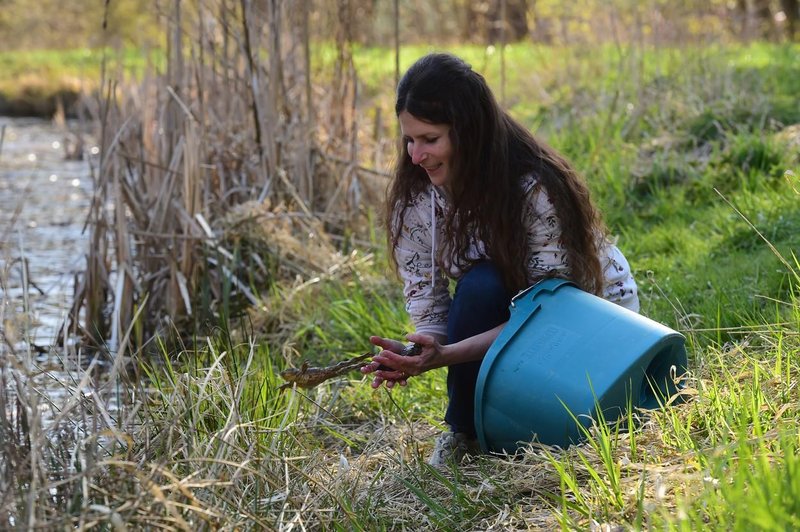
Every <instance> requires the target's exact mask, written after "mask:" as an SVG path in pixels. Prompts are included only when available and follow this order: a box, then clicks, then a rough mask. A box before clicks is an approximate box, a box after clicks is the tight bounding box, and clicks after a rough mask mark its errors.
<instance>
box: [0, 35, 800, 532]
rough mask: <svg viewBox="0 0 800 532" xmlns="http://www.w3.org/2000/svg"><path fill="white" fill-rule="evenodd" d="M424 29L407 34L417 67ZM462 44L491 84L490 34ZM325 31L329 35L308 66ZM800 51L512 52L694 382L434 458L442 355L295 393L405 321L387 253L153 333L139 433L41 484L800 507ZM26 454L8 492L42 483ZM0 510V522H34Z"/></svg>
mask: <svg viewBox="0 0 800 532" xmlns="http://www.w3.org/2000/svg"><path fill="white" fill-rule="evenodd" d="M426 50H427V49H425V48H423V47H415V48H411V47H409V48H404V49H403V52H402V68H405V66H407V65H408V63H409V62H410V61H411V60H413V58H415V57H417V56H418V55H419V54H421V53H424V51H426ZM453 51H455V52H457V53H460V54H462V55H464V56H465V57H467V58H468V59H469V60H470V61H471V62H472V63H473V64H474V65H475V66H476V68H479V69H485V71H486V73H487V78H488V79H489V81H490V83H491V84H492V85H493V86H494V87H495V88H497V87H498V83H499V63H498V60H499V59H498V52H497V51H495V52H494V53H492V54H489V53H488V52H487V51H486V49H484V48H478V47H459V48H454V49H453ZM332 53H333V52H332V50H330V49H320V50H318V51H317V52H316V53H315V60H316V61H318V62H319V63H318V64H317V66H316V68H319V69H322V68H323V67H324V66H325V65H326V64H329V63H326V61H329V60H330V57H332V55H330V54H332ZM326 54H328V55H326ZM798 55H800V48H798V47H797V46H794V47H783V46H771V45H763V44H754V45H749V46H735V47H730V48H706V49H702V50H693V49H691V48H689V47H686V48H682V49H662V50H651V49H648V50H644V51H643V50H637V49H623V50H622V52H621V53H620V52H619V51H617V50H616V49H614V48H613V47H605V48H599V49H592V50H585V49H580V48H573V49H570V48H564V49H558V50H553V49H548V48H542V47H526V46H522V45H515V46H512V47H510V48H509V49H508V50H507V55H506V58H507V60H508V61H509V69H508V72H507V87H506V95H507V101H508V103H509V106H510V108H511V109H512V112H513V113H514V114H515V116H517V117H518V118H520V119H521V120H523V121H524V122H525V123H526V124H528V125H530V126H531V127H533V128H535V129H536V130H537V132H538V133H539V134H540V135H541V136H542V137H543V138H545V139H547V140H548V142H550V143H551V144H553V145H555V146H556V147H557V148H558V149H560V150H562V151H564V152H565V153H567V154H568V155H569V157H570V158H571V159H572V160H573V161H574V163H575V165H576V166H577V167H578V168H579V169H580V171H581V172H582V173H583V174H584V175H585V176H586V177H587V179H588V181H589V183H590V186H591V187H592V189H593V192H594V193H595V197H596V198H597V200H598V203H599V204H600V206H601V208H602V209H603V211H604V214H605V217H606V220H607V223H608V225H609V227H610V229H611V231H612V233H613V234H615V235H618V236H619V245H620V247H621V248H622V250H623V251H624V252H625V254H626V255H627V257H628V258H629V259H630V262H631V264H632V266H633V268H634V271H635V273H636V276H637V280H638V283H639V287H640V293H641V299H642V304H643V305H642V306H643V312H644V313H645V314H646V315H648V316H650V317H652V318H653V319H655V320H657V321H660V322H663V323H665V324H667V325H669V326H671V327H673V328H676V329H678V330H680V331H682V332H684V334H685V335H686V336H687V341H688V347H689V353H690V366H691V368H690V369H691V373H690V375H689V381H688V385H687V387H686V389H685V390H684V391H683V395H684V399H685V400H684V401H683V402H679V403H676V404H674V405H671V406H669V407H667V408H665V409H663V410H658V411H652V412H638V411H637V412H631V413H629V416H628V417H627V419H624V420H623V423H621V424H618V423H616V422H615V420H600V422H599V423H596V424H595V425H593V426H591V427H590V428H588V429H586V430H587V442H586V443H585V444H583V445H579V446H573V447H571V448H569V449H567V450H556V449H543V448H540V447H537V446H535V445H531V446H529V447H525V448H523V449H522V450H521V451H520V453H519V454H518V455H517V456H516V457H513V458H502V457H478V458H476V459H473V460H471V461H469V462H467V463H466V464H464V465H462V467H461V468H457V469H456V468H453V469H450V470H443V471H438V470H433V469H431V468H430V467H428V466H427V465H425V463H424V459H425V457H426V455H427V453H428V452H429V451H430V448H431V443H432V437H433V435H434V434H435V433H436V432H437V430H439V429H440V428H441V417H442V414H443V411H444V406H445V402H446V393H445V382H444V372H443V371H435V372H430V373H427V374H425V375H423V376H421V377H419V378H413V379H411V380H410V382H409V385H408V387H407V388H403V389H395V390H393V391H391V392H388V391H386V390H383V389H381V390H377V391H375V390H373V389H372V388H371V387H370V386H369V381H368V379H365V378H362V377H361V376H360V374H358V373H353V374H351V375H350V376H348V377H343V378H339V379H336V380H334V381H333V382H331V383H328V384H326V385H323V386H320V387H318V388H316V389H313V390H306V391H303V390H290V391H286V392H283V393H279V392H278V391H277V387H278V386H279V384H280V378H279V376H278V375H277V373H278V371H280V370H281V369H282V368H284V367H285V366H287V365H289V364H292V365H297V364H299V363H301V362H302V361H303V360H309V361H311V362H312V363H319V364H322V363H328V362H331V361H334V360H339V359H342V358H346V357H349V356H352V355H355V354H359V353H362V352H364V351H366V350H368V349H369V345H368V336H369V335H370V334H382V335H385V336H391V337H397V338H401V337H402V336H403V334H404V333H405V332H408V331H409V330H410V327H411V325H410V323H409V322H408V318H407V316H406V315H405V311H404V310H403V302H402V299H401V292H400V287H399V283H398V281H396V280H395V279H394V278H393V277H391V275H387V274H386V264H385V263H386V260H385V257H383V256H382V255H381V254H380V253H379V254H378V255H377V257H376V259H375V261H374V263H364V265H362V266H361V267H359V268H358V269H356V270H354V271H352V272H349V273H347V274H344V273H343V274H341V275H340V276H338V277H329V278H326V279H323V280H320V281H319V282H316V283H311V284H308V285H301V286H300V287H298V286H297V285H296V284H291V285H290V284H286V285H275V286H270V287H254V291H256V292H258V293H260V294H261V297H262V298H263V299H264V306H263V309H268V310H258V309H255V310H253V311H252V312H251V314H250V316H251V321H252V323H253V324H252V325H248V326H247V327H235V328H233V329H231V330H227V329H226V328H225V327H221V328H220V329H217V330H216V331H215V332H213V333H211V334H210V335H209V337H208V338H206V337H205V336H204V335H201V334H199V333H198V335H197V339H196V340H195V344H194V345H193V346H185V347H184V346H180V344H176V347H172V344H166V343H165V344H164V346H163V347H162V348H161V349H160V351H159V356H158V357H157V358H145V357H142V359H140V360H141V361H142V363H143V364H144V366H143V367H142V371H145V376H146V377H147V378H146V379H142V381H141V382H143V383H147V384H146V386H147V388H146V389H145V388H143V389H141V390H139V391H138V392H137V393H138V394H139V395H136V394H134V395H136V398H139V397H142V398H146V400H145V399H142V402H141V403H138V404H139V410H138V411H137V412H135V413H133V414H131V418H130V419H132V420H133V421H132V422H131V423H130V424H129V425H126V426H125V427H126V430H130V434H131V436H130V437H129V439H128V440H126V441H128V443H127V444H126V445H125V446H120V447H115V448H114V452H113V453H111V456H112V458H113V459H112V458H107V457H106V458H105V459H104V460H98V461H97V463H96V464H94V465H93V463H89V465H88V466H87V467H88V469H87V470H86V472H85V473H83V475H84V476H86V477H88V478H90V479H91V482H89V483H88V484H87V485H86V486H85V487H82V486H83V485H82V484H81V482H82V478H83V477H80V476H78V475H73V476H69V475H66V480H64V484H63V485H62V486H63V487H62V488H60V489H62V491H63V493H64V497H63V498H62V499H58V498H57V497H56V498H55V499H54V500H53V501H51V500H50V499H47V497H45V496H44V495H40V499H39V500H40V501H41V505H40V508H51V507H52V508H59V509H62V508H67V510H65V511H67V512H68V513H69V515H72V516H77V515H84V514H85V515H91V517H92V519H95V520H97V521H98V522H100V523H103V524H104V525H106V526H110V524H111V523H112V522H113V516H114V515H117V516H119V517H121V518H122V519H123V520H125V521H129V522H131V523H134V524H150V525H153V524H155V523H158V524H161V525H165V526H167V524H168V526H176V527H181V526H183V525H182V522H186V523H187V526H188V527H200V528H222V527H227V528H229V529H234V528H250V527H253V528H254V527H259V526H261V527H266V528H281V527H289V526H290V524H291V525H292V526H294V527H300V526H305V527H307V528H311V529H328V528H330V529H341V530H374V529H401V528H407V529H431V528H438V529H443V530H450V529H456V528H460V529H469V530H472V529H475V530H479V529H489V528H495V529H529V528H537V527H538V528H544V529H553V528H562V529H564V530H573V529H590V528H591V527H592V526H600V525H604V524H608V525H611V526H614V525H619V526H622V527H623V528H624V529H643V528H653V529H667V530H701V529H707V530H723V529H724V530H754V529H760V530H772V529H774V530H786V529H794V528H797V527H798V525H800V523H798V518H797V515H798V513H800V511H799V510H800V509H798V502H797V501H798V500H800V462H798V458H797V451H798V446H800V441H798V432H797V428H796V427H797V424H798V422H800V408H799V407H798V405H800V401H798V392H797V383H798V379H800V363H799V362H798V361H800V356H798V355H800V336H798V332H797V331H798V330H800V299H798V290H799V289H800V264H798V261H797V258H796V255H795V254H796V250H798V249H800V236H798V235H800V207H798V206H799V205H800V194H799V193H798V189H800V183H799V182H798V181H797V179H796V177H793V176H796V175H797V174H798V173H800V171H799V169H798V155H797V154H798V150H797V144H792V142H793V141H792V140H791V139H787V138H786V137H785V136H784V135H783V133H782V131H784V129H785V127H786V126H789V125H791V124H793V123H797V122H800V115H799V114H798V109H797V107H796V94H797V93H798V92H799V89H800V74H799V73H798V72H797V70H796V62H797V59H798ZM355 62H356V65H357V68H358V71H359V73H360V76H361V79H362V80H363V82H364V84H365V85H366V90H365V94H366V95H367V99H366V101H365V103H364V105H365V108H364V109H365V110H364V113H368V112H369V111H370V109H371V108H372V107H371V106H372V105H383V106H387V107H390V106H391V98H392V83H393V82H392V81H390V80H391V79H392V76H393V72H394V70H393V69H394V62H393V56H392V52H391V51H390V50H386V49H357V50H355ZM629 104H630V105H629ZM386 127H387V133H386V134H387V135H388V134H390V133H391V131H393V129H392V128H393V127H394V126H393V125H392V124H387V126H386ZM787 171H790V172H792V173H790V174H785V172H787ZM737 211H738V212H737ZM379 240H380V235H377V238H376V239H375V241H379ZM255 289H257V290H255ZM260 314H261V316H260ZM259 317H260V318H263V319H261V321H259V320H258V319H257V318H259ZM234 325H235V324H234ZM238 329H240V330H238ZM251 338H253V339H254V340H255V342H254V343H252V344H251V341H250V339H251ZM167 345H170V346H169V347H167ZM2 367H5V366H2ZM4 371H5V370H4ZM141 386H142V387H144V385H141ZM64 438H65V441H67V442H68V441H69V438H68V437H67V436H64ZM15 442H16V440H15ZM76 445H77V444H76ZM23 447H24V442H16V443H15V446H14V447H13V449H16V450H17V451H18V450H19V449H21V448H23ZM65 448H72V447H69V446H67V447H65ZM42 452H43V453H51V454H50V455H47V456H55V457H58V456H60V455H58V454H57V450H55V449H50V450H47V449H45V450H43V451H42ZM80 456H83V455H80ZM21 471H22V470H21ZM132 471H140V473H136V474H134V473H131V472H132ZM142 472H143V473H142ZM23 473H24V471H22V472H20V473H19V476H18V477H15V478H17V480H19V479H22V480H19V481H18V482H17V485H18V486H21V487H20V488H19V490H18V492H16V493H17V495H16V497H17V500H28V499H27V497H29V492H28V491H26V489H27V488H25V487H26V486H28V485H29V484H26V483H25V478H26V477H24V475H23ZM23 488H25V489H23ZM67 499H68V500H69V501H71V505H70V506H67V505H66V504H65V503H63V501H65V500H67ZM90 504H94V505H103V506H105V507H108V508H109V509H111V511H110V512H108V513H102V514H98V513H91V512H97V510H96V507H92V508H95V510H91V509H89V505H90ZM48 505H50V506H48ZM20 507H22V506H20ZM0 510H1V511H2V512H5V513H0V523H2V525H4V524H5V523H6V522H7V516H8V515H12V514H13V515H14V516H15V518H16V521H15V522H17V523H20V522H24V515H22V513H21V512H20V511H18V510H14V509H9V507H8V506H2V507H0ZM42 511H44V510H42ZM81 512H84V514H82V513H81ZM75 520H76V522H77V517H75Z"/></svg>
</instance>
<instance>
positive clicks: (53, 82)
mask: <svg viewBox="0 0 800 532" xmlns="http://www.w3.org/2000/svg"><path fill="white" fill-rule="evenodd" d="M156 55H157V54H151V53H149V52H147V51H143V50H139V49H122V50H112V49H92V48H76V49H71V50H15V51H6V52H0V116H7V117H38V118H48V119H49V118H53V117H54V116H57V115H60V114H63V116H64V117H65V118H78V117H79V116H80V114H81V112H82V111H81V109H82V106H81V102H82V101H83V100H84V98H87V97H91V96H92V95H94V94H96V93H97V91H98V89H99V88H100V86H101V80H102V77H103V66H104V64H105V69H106V72H109V73H110V72H113V73H114V79H115V80H117V81H121V80H123V79H126V78H136V77H138V76H140V75H141V74H142V73H143V72H144V71H145V69H146V67H147V65H151V64H153V63H154V58H155V56H156Z"/></svg>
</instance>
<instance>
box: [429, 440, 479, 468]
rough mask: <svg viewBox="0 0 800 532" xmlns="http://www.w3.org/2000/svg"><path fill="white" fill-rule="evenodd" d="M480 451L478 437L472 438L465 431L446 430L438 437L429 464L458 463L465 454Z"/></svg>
mask: <svg viewBox="0 0 800 532" xmlns="http://www.w3.org/2000/svg"><path fill="white" fill-rule="evenodd" d="M480 452H481V446H480V443H478V439H477V438H471V437H469V436H467V435H466V434H465V433H463V432H445V433H443V434H440V435H439V437H438V438H436V444H435V445H434V446H433V452H432V453H431V456H430V458H428V464H429V465H432V466H444V465H448V464H458V463H460V462H461V459H462V458H464V456H465V455H467V454H479V453H480Z"/></svg>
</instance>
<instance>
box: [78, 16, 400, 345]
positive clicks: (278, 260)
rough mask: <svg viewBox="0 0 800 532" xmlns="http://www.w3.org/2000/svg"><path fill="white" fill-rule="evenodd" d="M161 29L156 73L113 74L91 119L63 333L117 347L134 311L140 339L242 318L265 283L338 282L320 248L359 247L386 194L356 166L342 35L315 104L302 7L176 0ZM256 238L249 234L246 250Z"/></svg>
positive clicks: (377, 175) (352, 93) (333, 263)
mask: <svg viewBox="0 0 800 532" xmlns="http://www.w3.org/2000/svg"><path fill="white" fill-rule="evenodd" d="M165 15H166V16H165V17H164V20H165V32H166V34H167V35H168V39H167V43H168V48H167V49H168V53H167V62H166V66H165V67H164V71H163V72H162V73H159V74H157V73H155V72H151V74H150V75H148V76H146V77H145V78H144V80H143V81H141V82H140V83H134V82H133V81H130V82H125V81H124V80H122V81H119V80H118V81H114V82H112V81H111V80H112V77H111V75H110V74H109V75H108V76H107V77H106V78H105V81H104V84H103V92H104V94H103V98H102V100H101V101H100V102H99V105H98V107H97V109H96V113H97V115H98V117H99V124H100V125H99V128H100V130H99V137H100V139H101V141H100V163H99V165H98V168H96V169H95V191H96V193H95V198H94V201H93V205H92V211H91V214H90V219H89V224H88V225H89V230H90V233H91V234H90V240H91V245H90V248H89V255H88V257H87V267H86V271H85V274H84V275H82V276H81V278H80V279H79V282H78V283H77V288H76V295H75V298H74V300H75V303H74V307H73V310H72V312H71V316H72V320H71V324H70V327H69V329H70V330H72V331H75V330H76V329H77V328H78V327H81V324H85V325H84V326H83V327H82V330H81V331H79V332H80V333H81V334H82V335H83V336H84V337H86V338H87V339H93V340H94V341H95V342H96V343H101V342H100V341H101V339H103V340H108V341H110V345H111V346H112V349H115V348H116V347H117V346H119V342H120V340H121V338H122V335H123V334H124V331H125V330H127V329H128V328H129V327H130V325H131V324H132V323H133V315H134V314H135V312H136V311H137V309H138V308H139V307H140V306H142V305H144V306H145V308H144V309H143V313H142V314H143V319H142V320H141V321H140V323H139V324H138V327H139V334H140V335H142V336H143V337H144V338H145V339H146V338H150V337H152V335H153V334H154V333H156V332H157V331H163V330H164V325H165V323H166V322H176V323H179V324H181V326H183V325H185V324H187V323H190V322H191V321H192V320H195V319H200V320H201V321H202V320H205V319H214V317H216V316H219V315H222V314H224V315H230V314H231V313H233V314H237V313H241V308H242V307H243V306H244V305H252V304H254V303H255V302H256V298H257V294H256V293H254V292H256V291H257V290H260V289H266V288H267V287H268V286H269V284H270V282H272V281H274V280H276V279H282V278H285V276H290V277H291V276H293V275H298V274H299V275H302V276H303V277H304V278H306V279H307V278H308V277H309V276H310V275H311V274H317V273H324V272H327V271H329V270H330V269H331V268H338V267H339V266H340V265H341V264H342V263H346V262H347V259H346V258H342V257H341V256H340V254H339V252H338V251H337V250H338V249H340V248H341V246H334V245H333V243H332V240H331V239H332V238H334V239H335V238H337V237H338V238H339V239H340V240H341V238H342V237H343V235H344V233H345V230H346V231H347V232H348V236H347V238H354V237H356V236H358V232H356V233H354V232H353V231H354V228H357V227H359V224H357V223H356V222H357V221H358V220H362V219H363V217H364V215H365V214H366V212H367V211H368V209H369V206H370V205H375V204H377V203H378V201H379V200H378V197H379V196H380V193H381V191H382V188H383V187H384V186H385V177H384V175H383V174H382V172H381V170H368V169H366V168H365V167H364V166H363V165H362V164H361V160H362V158H364V157H367V158H368V159H369V158H370V152H369V143H367V142H363V139H359V138H358V131H359V124H358V123H357V119H356V115H355V106H356V102H357V99H358V94H357V84H358V80H357V77H356V73H355V70H354V67H353V62H352V55H351V53H350V44H349V41H348V35H347V32H346V28H342V29H341V31H338V32H337V33H336V44H337V50H338V51H339V52H338V56H337V57H336V59H335V61H334V62H333V66H332V68H333V72H332V73H330V74H329V76H330V79H332V80H334V82H333V86H332V87H331V90H328V91H325V92H320V90H319V88H318V87H316V86H315V85H314V84H312V77H313V76H314V73H313V72H312V71H311V68H312V67H311V63H310V49H309V46H310V44H309V38H310V37H309V35H308V17H309V16H310V15H309V13H308V11H307V10H305V9H304V5H303V2H297V3H283V2H275V3H268V4H262V3H256V2H249V1H242V2H233V1H229V0H218V1H210V2H201V3H198V4H196V5H193V6H186V5H183V4H182V3H181V2H179V1H175V2H172V3H170V7H169V12H168V13H166V14H165ZM245 211H247V212H250V216H251V217H252V220H250V221H247V220H246V219H245V216H246V215H245V214H243V213H244V212H245ZM253 224H260V226H261V227H262V230H261V232H260V235H259V236H258V237H256V238H255V239H250V240H248V239H243V238H241V237H242V233H241V231H242V230H247V231H250V232H252V231H253V227H254V225H253ZM263 229H266V230H263ZM273 238H274V241H271V239H273ZM340 243H341V242H339V244H340ZM276 276H277V277H276ZM228 287H230V289H229V288H228ZM223 292H224V293H225V294H227V295H226V298H227V297H228V296H230V298H229V299H226V301H225V302H224V304H223V303H222V299H223V297H222V293H223ZM223 306H224V308H221V307H223ZM165 320H166V322H165Z"/></svg>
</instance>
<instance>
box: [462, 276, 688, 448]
mask: <svg viewBox="0 0 800 532" xmlns="http://www.w3.org/2000/svg"><path fill="white" fill-rule="evenodd" d="M510 310H511V317H510V319H509V321H508V323H507V324H506V326H505V327H504V328H503V330H502V332H501V333H500V335H499V336H498V337H497V339H496V340H495V341H494V342H493V343H492V345H491V347H490V348H489V350H488V352H487V353H486V356H485V358H484V359H483V363H482V364H481V369H480V372H479V373H478V381H477V385H476V388H475V428H476V429H477V433H478V440H479V441H480V444H481V449H482V450H483V452H508V453H513V452H514V451H515V450H516V449H517V448H518V446H519V445H520V444H524V443H528V442H531V441H534V440H535V441H538V442H539V443H543V444H546V445H558V446H561V447H567V446H568V445H569V444H571V443H577V442H579V441H580V440H581V439H582V435H583V431H582V430H581V429H580V427H579V425H578V423H581V424H582V425H583V426H585V427H586V426H589V424H590V423H591V419H592V418H594V419H597V418H598V416H597V414H598V412H597V407H598V405H599V407H600V409H601V411H602V414H603V417H604V419H605V420H606V421H613V420H615V419H617V418H619V417H620V416H621V415H622V414H624V413H625V412H627V410H628V407H629V406H632V407H634V408H637V407H638V408H645V409H653V408H658V407H659V406H660V405H662V404H663V402H664V401H666V399H667V398H669V397H670V396H671V395H673V394H674V393H675V392H677V391H678V388H679V378H680V377H681V376H682V375H683V374H684V373H685V371H686V367H687V360H686V349H685V347H684V337H683V335H681V334H680V333H678V332H676V331H673V330H672V329H670V328H669V327H665V326H664V325H661V324H660V323H657V322H655V321H653V320H651V319H648V318H646V317H644V316H642V315H640V314H637V313H636V312H633V311H631V310H628V309H626V308H623V307H621V306H619V305H616V304H614V303H611V302H609V301H606V300H605V299H602V298H599V297H597V296H594V295H591V294H589V293H587V292H584V291H582V290H580V289H578V288H577V287H576V286H575V285H574V284H573V283H571V282H569V281H565V280H563V279H546V280H544V281H541V282H539V283H537V284H535V285H534V286H532V287H531V288H529V289H528V290H526V291H524V292H522V293H520V294H519V295H517V296H516V297H515V298H514V299H513V300H512V302H511V307H510Z"/></svg>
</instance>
